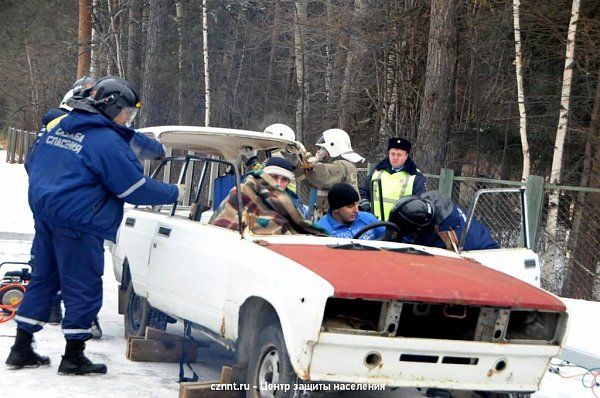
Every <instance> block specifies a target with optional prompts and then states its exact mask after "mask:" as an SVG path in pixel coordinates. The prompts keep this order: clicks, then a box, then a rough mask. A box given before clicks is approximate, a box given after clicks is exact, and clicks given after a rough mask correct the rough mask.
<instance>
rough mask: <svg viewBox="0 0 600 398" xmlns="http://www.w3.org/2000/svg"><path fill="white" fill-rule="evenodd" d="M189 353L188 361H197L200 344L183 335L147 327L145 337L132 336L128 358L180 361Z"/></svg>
mask: <svg viewBox="0 0 600 398" xmlns="http://www.w3.org/2000/svg"><path fill="white" fill-rule="evenodd" d="M184 347H185V351H186V353H187V359H188V362H190V363H191V362H196V352H197V351H198V345H197V344H196V343H195V342H193V341H191V340H187V341H186V339H185V338H184V337H183V336H177V335H174V334H171V333H166V332H163V331H162V330H158V329H154V328H150V327H147V328H146V335H145V336H144V337H130V338H129V340H128V342H127V354H126V355H127V359H129V360H131V361H136V362H168V363H178V362H179V361H180V360H181V357H182V355H183V350H184Z"/></svg>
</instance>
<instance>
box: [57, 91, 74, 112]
mask: <svg viewBox="0 0 600 398" xmlns="http://www.w3.org/2000/svg"><path fill="white" fill-rule="evenodd" d="M71 97H73V90H72V89H71V90H69V91H67V93H66V94H65V96H64V97H63V99H62V101H61V102H60V106H59V108H60V109H64V110H66V111H69V112H71V111H72V110H73V108H71V107H70V106H69V105H67V101H68V100H69V99H71Z"/></svg>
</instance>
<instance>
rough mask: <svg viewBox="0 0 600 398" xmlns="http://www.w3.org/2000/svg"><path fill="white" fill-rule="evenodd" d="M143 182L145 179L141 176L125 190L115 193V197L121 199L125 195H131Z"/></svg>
mask: <svg viewBox="0 0 600 398" xmlns="http://www.w3.org/2000/svg"><path fill="white" fill-rule="evenodd" d="M145 183H146V179H145V178H142V179H141V180H139V181H138V182H136V183H135V184H133V185H132V186H130V187H129V188H127V189H126V190H125V192H123V193H122V194H120V195H117V198H119V199H123V198H124V197H125V196H128V195H131V194H132V193H133V192H134V191H135V190H136V189H138V188H139V187H141V186H142V185H144V184H145Z"/></svg>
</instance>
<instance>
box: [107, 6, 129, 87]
mask: <svg viewBox="0 0 600 398" xmlns="http://www.w3.org/2000/svg"><path fill="white" fill-rule="evenodd" d="M107 5H108V17H109V18H110V37H111V38H112V39H111V42H112V43H113V51H114V54H115V58H114V63H115V66H116V68H117V74H118V76H125V72H124V70H123V62H122V61H121V17H120V15H121V12H122V10H119V4H118V1H116V0H109V1H108V3H107Z"/></svg>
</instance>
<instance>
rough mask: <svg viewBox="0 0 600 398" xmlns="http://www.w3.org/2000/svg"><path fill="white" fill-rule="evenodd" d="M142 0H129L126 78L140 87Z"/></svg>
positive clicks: (139, 88)
mask: <svg viewBox="0 0 600 398" xmlns="http://www.w3.org/2000/svg"><path fill="white" fill-rule="evenodd" d="M142 3H143V1H142V0H130V2H129V35H128V42H127V80H129V81H130V82H131V83H132V84H133V86H134V87H136V88H137V89H138V90H141V89H142V62H143V58H142V18H143V16H144V15H143V11H142Z"/></svg>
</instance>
